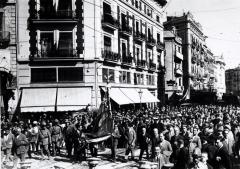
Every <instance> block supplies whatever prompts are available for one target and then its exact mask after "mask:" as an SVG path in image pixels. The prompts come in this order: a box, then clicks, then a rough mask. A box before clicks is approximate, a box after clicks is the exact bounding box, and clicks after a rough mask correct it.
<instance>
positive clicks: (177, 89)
mask: <svg viewBox="0 0 240 169" xmlns="http://www.w3.org/2000/svg"><path fill="white" fill-rule="evenodd" d="M164 42H165V50H166V55H165V61H164V62H165V67H166V74H165V76H166V78H165V96H166V100H168V101H169V102H170V101H177V100H178V98H180V97H177V96H182V94H183V72H182V61H183V55H182V39H181V38H180V37H179V36H177V32H176V29H175V27H173V29H172V30H171V31H164Z"/></svg>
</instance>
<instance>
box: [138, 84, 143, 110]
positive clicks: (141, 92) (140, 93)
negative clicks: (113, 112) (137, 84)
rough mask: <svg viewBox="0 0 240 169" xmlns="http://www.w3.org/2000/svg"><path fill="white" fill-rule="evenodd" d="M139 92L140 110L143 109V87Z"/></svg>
mask: <svg viewBox="0 0 240 169" xmlns="http://www.w3.org/2000/svg"><path fill="white" fill-rule="evenodd" d="M138 94H139V98H140V110H142V94H143V91H142V89H141V88H140V90H139V91H138Z"/></svg>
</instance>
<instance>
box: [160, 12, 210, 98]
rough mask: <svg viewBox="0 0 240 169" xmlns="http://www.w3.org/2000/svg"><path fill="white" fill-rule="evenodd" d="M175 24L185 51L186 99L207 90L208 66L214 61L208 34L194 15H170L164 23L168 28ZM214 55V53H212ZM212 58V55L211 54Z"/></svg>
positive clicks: (184, 81) (183, 51)
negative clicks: (207, 37) (207, 40)
mask: <svg viewBox="0 0 240 169" xmlns="http://www.w3.org/2000/svg"><path fill="white" fill-rule="evenodd" d="M172 26H174V27H175V28H176V30H177V34H178V36H179V37H181V38H182V53H183V56H184V57H183V85H184V97H183V98H184V99H190V96H193V95H195V94H196V93H199V92H202V91H207V85H206V84H208V83H209V79H210V78H208V68H209V65H211V64H212V63H210V62H208V57H209V54H210V53H211V52H210V53H209V49H208V47H207V46H206V41H205V40H206V36H205V35H204V33H203V30H202V26H201V24H200V23H198V22H196V21H195V19H194V18H193V15H192V14H191V13H190V12H188V13H184V14H183V15H182V16H169V17H167V21H166V22H165V23H164V27H165V29H166V30H170V29H171V27H172ZM210 55H212V54H210ZM210 58H211V56H210Z"/></svg>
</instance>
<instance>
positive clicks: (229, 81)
mask: <svg viewBox="0 0 240 169" xmlns="http://www.w3.org/2000/svg"><path fill="white" fill-rule="evenodd" d="M225 77H226V93H227V94H233V95H237V96H240V66H238V67H236V68H234V69H228V70H226V72H225Z"/></svg>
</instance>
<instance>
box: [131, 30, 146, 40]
mask: <svg viewBox="0 0 240 169" xmlns="http://www.w3.org/2000/svg"><path fill="white" fill-rule="evenodd" d="M145 39H146V36H145V34H143V33H142V32H135V34H134V40H136V41H140V42H143V41H144V40H145Z"/></svg>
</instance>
